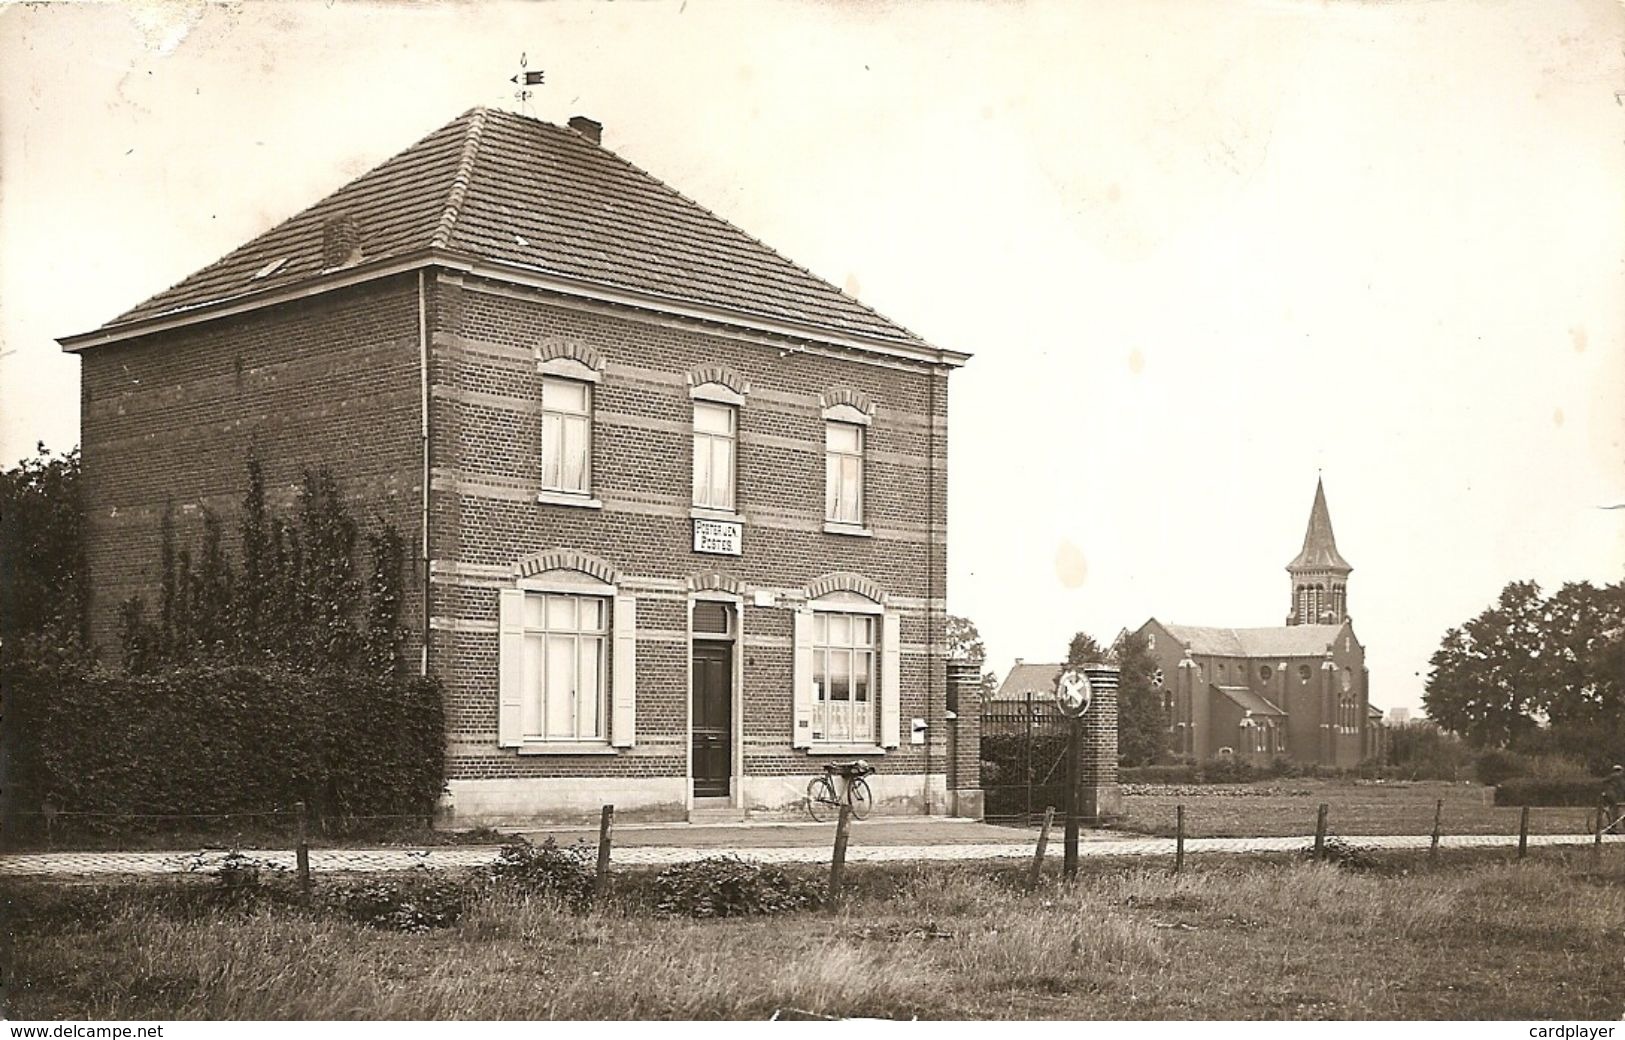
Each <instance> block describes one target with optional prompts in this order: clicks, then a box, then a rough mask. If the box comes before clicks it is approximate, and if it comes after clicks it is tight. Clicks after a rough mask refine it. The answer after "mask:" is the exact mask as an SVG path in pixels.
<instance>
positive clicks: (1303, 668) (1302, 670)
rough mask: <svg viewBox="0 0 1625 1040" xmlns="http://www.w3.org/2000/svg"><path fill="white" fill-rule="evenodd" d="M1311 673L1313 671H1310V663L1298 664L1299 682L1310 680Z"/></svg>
mask: <svg viewBox="0 0 1625 1040" xmlns="http://www.w3.org/2000/svg"><path fill="white" fill-rule="evenodd" d="M1310 674H1311V673H1310V670H1309V666H1308V665H1306V664H1300V665H1298V681H1299V682H1305V683H1306V682H1308V681H1309V676H1310Z"/></svg>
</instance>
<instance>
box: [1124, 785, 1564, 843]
mask: <svg viewBox="0 0 1625 1040" xmlns="http://www.w3.org/2000/svg"><path fill="white" fill-rule="evenodd" d="M1492 794H1493V790H1492V789H1491V788H1487V787H1480V786H1478V785H1477V784H1459V783H1455V784H1453V783H1446V782H1442V781H1440V782H1434V781H1414V782H1404V781H1399V782H1387V783H1373V782H1366V781H1353V780H1272V781H1265V782H1259V783H1253V784H1223V785H1200V786H1189V787H1169V788H1158V787H1152V788H1149V789H1146V790H1145V791H1144V792H1143V793H1141V792H1139V790H1138V789H1135V788H1130V793H1129V794H1127V795H1126V796H1125V798H1124V808H1125V810H1126V815H1125V817H1124V818H1123V819H1122V820H1120V821H1118V823H1117V824H1116V825H1115V826H1116V827H1117V828H1118V829H1120V830H1127V831H1135V832H1138V833H1142V834H1160V835H1170V834H1173V833H1174V808H1175V806H1177V805H1183V806H1184V807H1185V833H1186V834H1187V835H1189V836H1191V837H1212V838H1229V837H1252V836H1266V835H1292V834H1313V833H1314V830H1315V812H1316V809H1317V807H1318V806H1319V805H1320V804H1321V803H1322V802H1324V803H1326V804H1327V805H1328V806H1329V807H1330V809H1329V811H1328V821H1329V823H1328V829H1329V831H1330V833H1332V834H1336V835H1346V836H1355V835H1361V834H1428V833H1430V832H1431V831H1432V830H1433V812H1434V806H1435V805H1436V804H1437V802H1438V801H1439V800H1441V799H1442V800H1443V801H1444V811H1443V818H1442V824H1443V831H1444V833H1445V834H1516V833H1518V813H1519V810H1518V808H1517V807H1516V806H1496V805H1493V804H1491V796H1492ZM1529 830H1530V832H1531V833H1533V834H1581V833H1586V832H1588V831H1589V830H1590V810H1587V809H1576V808H1539V807H1537V808H1532V809H1530V811H1529Z"/></svg>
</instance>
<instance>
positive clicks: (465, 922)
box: [3, 850, 1625, 1020]
mask: <svg viewBox="0 0 1625 1040" xmlns="http://www.w3.org/2000/svg"><path fill="white" fill-rule="evenodd" d="M1367 866H1368V868H1369V869H1363V870H1350V869H1347V868H1339V867H1336V866H1332V865H1326V864H1309V863H1305V862H1302V861H1301V860H1300V859H1292V858H1278V859H1273V860H1267V861H1266V860H1257V859H1245V858H1235V859H1225V860H1219V859H1215V860H1213V861H1211V862H1202V863H1198V864H1196V865H1194V867H1193V869H1191V870H1189V871H1188V872H1186V873H1182V874H1181V875H1179V876H1178V877H1170V876H1169V875H1167V874H1166V873H1164V872H1163V871H1162V870H1149V869H1145V868H1144V867H1123V866H1121V865H1110V864H1089V865H1087V866H1086V869H1085V873H1084V874H1083V876H1081V877H1080V879H1079V880H1078V881H1077V882H1076V883H1073V884H1062V883H1060V882H1059V881H1058V880H1056V879H1055V878H1053V877H1048V878H1046V879H1045V880H1044V882H1043V883H1042V884H1041V885H1040V887H1039V889H1038V890H1037V891H1034V892H1031V893H1029V892H1026V891H1023V890H1022V889H1021V887H1020V884H1019V879H1020V878H1021V876H1022V874H1023V871H1022V870H1021V869H1020V868H1019V867H1017V866H1012V865H999V866H994V865H988V864H963V865H953V866H947V865H936V864H911V865H895V866H884V867H883V866H867V867H858V868H854V869H853V871H852V874H851V888H850V890H849V892H848V894H847V897H846V898H845V899H844V900H843V902H842V904H841V906H840V908H839V909H838V910H836V911H835V912H833V913H830V912H821V911H820V912H796V913H788V914H781V915H776V916H772V917H756V918H729V919H725V920H712V921H695V920H689V919H676V918H664V917H658V916H654V915H652V914H651V912H650V906H651V904H650V900H649V897H648V892H649V883H650V878H649V875H648V874H647V873H631V872H629V873H626V874H622V875H618V876H617V878H616V883H615V888H614V890H613V891H612V893H611V895H610V897H609V898H608V899H607V900H606V901H605V903H604V904H602V905H601V906H600V907H599V908H598V909H595V910H593V911H591V912H589V913H585V914H574V913H570V912H569V911H568V910H566V909H565V908H564V907H562V906H561V905H560V904H559V903H557V902H556V901H552V900H549V899H546V898H538V897H534V896H527V895H525V894H523V893H522V892H519V891H516V890H513V889H508V888H503V887H501V886H489V885H488V886H486V887H484V888H483V889H482V890H481V891H480V892H479V893H478V894H476V895H475V896H474V897H473V898H472V899H471V900H470V903H469V906H468V909H467V912H465V913H464V914H462V916H461V917H460V918H459V919H458V921H457V923H456V924H455V925H454V926H452V927H449V928H441V929H435V930H431V931H425V932H420V933H410V934H409V933H400V932H392V931H386V930H381V929H377V928H372V927H367V926H365V925H360V924H356V923H353V922H351V921H349V920H347V919H344V918H342V917H341V916H338V915H335V914H333V913H330V912H326V911H323V910H319V909H314V908H306V907H302V906H299V905H296V904H294V903H293V902H290V901H289V900H288V898H287V897H286V894H285V893H283V894H280V895H278V894H272V895H270V896H263V895H262V896H260V897H255V898H249V899H242V898H229V899H228V898H226V897H225V896H224V895H223V893H222V892H221V891H220V890H219V888H218V886H216V885H215V884H214V883H212V882H209V881H205V880H202V879H191V880H189V881H177V880H164V881H153V882H145V883H140V884H125V885H117V886H80V887H77V888H74V889H65V888H60V887H50V886H46V885H42V884H22V883H17V882H12V883H10V884H8V885H7V886H6V887H5V888H4V889H3V892H4V898H5V902H6V916H7V918H8V927H9V930H10V932H11V939H12V946H11V951H10V957H9V959H10V961H11V963H10V965H8V970H7V972H6V979H7V982H8V986H7V994H6V997H7V1001H8V1004H9V1006H8V1008H7V1013H8V1014H9V1015H11V1016H12V1017H20V1018H27V1019H79V1018H97V1019H104V1018H112V1019H125V1020H129V1019H154V1018H159V1019H168V1018H175V1019H307V1018H316V1019H328V1018H337V1019H348V1018H366V1019H374V1018H383V1019H468V1018H479V1019H695V1018H699V1019H711V1018H737V1019H753V1018H766V1017H769V1016H770V1015H772V1014H773V1013H774V1012H775V1011H781V1012H782V1011H785V1010H787V1009H794V1010H795V1011H796V1012H798V1013H803V1014H813V1015H828V1016H869V1017H902V1018H908V1017H914V1016H918V1017H922V1018H954V1019H987V1018H1028V1017H1034V1018H1109V1019H1185V1018H1194V1019H1232V1018H1241V1019H1268V1018H1293V1019H1303V1018H1324V1019H1351V1018H1354V1019H1359V1018H1377V1019H1383V1018H1413V1019H1414V1018H1420V1019H1438V1018H1447V1019H1456V1018H1493V1019H1536V1018H1568V1019H1602V1018H1618V1017H1619V1016H1620V1014H1621V1012H1622V1010H1625V991H1622V990H1621V989H1620V987H1619V986H1618V980H1617V971H1618V961H1619V953H1618V945H1619V941H1620V936H1621V934H1622V932H1625V900H1622V899H1621V898H1620V895H1621V892H1622V891H1625V856H1621V855H1619V854H1618V853H1617V851H1615V850H1605V853H1604V855H1603V856H1602V857H1601V859H1600V860H1599V861H1593V859H1592V857H1591V855H1590V853H1589V851H1579V852H1568V851H1563V852H1542V853H1541V854H1540V855H1539V856H1538V857H1531V858H1530V859H1529V860H1526V861H1523V862H1521V863H1518V862H1510V861H1508V860H1507V859H1506V858H1505V857H1504V856H1502V857H1489V856H1471V857H1469V856H1460V855H1458V856H1451V857H1445V858H1444V859H1441V860H1440V861H1439V863H1438V864H1433V865H1430V864H1429V862H1428V861H1427V860H1426V859H1425V858H1422V857H1415V856H1410V857H1406V856H1400V855H1390V856H1387V857H1385V858H1381V859H1372V860H1369V861H1367Z"/></svg>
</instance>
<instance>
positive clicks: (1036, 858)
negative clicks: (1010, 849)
mask: <svg viewBox="0 0 1625 1040" xmlns="http://www.w3.org/2000/svg"><path fill="white" fill-rule="evenodd" d="M1054 822H1055V806H1053V805H1050V806H1045V808H1044V826H1043V827H1042V828H1041V829H1040V830H1039V832H1038V848H1036V849H1034V850H1033V867H1032V870H1031V871H1029V872H1028V874H1027V891H1029V892H1031V891H1032V890H1033V889H1035V888H1037V887H1038V878H1039V876H1040V875H1041V874H1042V873H1043V871H1044V849H1045V848H1046V847H1047V846H1048V845H1049V826H1050V824H1052V823H1054Z"/></svg>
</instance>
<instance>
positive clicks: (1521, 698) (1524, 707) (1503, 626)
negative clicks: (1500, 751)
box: [1422, 582, 1544, 747]
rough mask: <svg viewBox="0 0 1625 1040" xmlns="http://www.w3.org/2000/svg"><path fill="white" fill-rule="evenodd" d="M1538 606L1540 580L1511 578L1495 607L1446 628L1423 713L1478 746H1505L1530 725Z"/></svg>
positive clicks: (1535, 694) (1535, 698)
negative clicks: (1516, 580)
mask: <svg viewBox="0 0 1625 1040" xmlns="http://www.w3.org/2000/svg"><path fill="white" fill-rule="evenodd" d="M1543 610H1544V605H1543V604H1542V602H1541V598H1540V587H1539V586H1538V585H1536V584H1535V583H1534V582H1512V583H1511V584H1509V585H1507V587H1506V588H1505V589H1503V590H1502V591H1501V597H1500V599H1499V600H1498V601H1497V602H1496V604H1495V606H1493V607H1491V608H1490V609H1489V610H1486V611H1484V612H1483V613H1482V614H1480V615H1478V616H1477V617H1475V618H1473V619H1472V620H1471V621H1468V622H1467V623H1466V624H1464V625H1462V626H1461V627H1460V628H1452V629H1451V630H1450V631H1448V632H1446V633H1445V636H1444V640H1443V642H1442V643H1441V644H1440V646H1439V649H1438V650H1437V651H1435V653H1434V654H1433V658H1432V660H1431V661H1430V662H1429V663H1430V664H1431V666H1432V672H1431V673H1430V674H1429V676H1428V681H1427V687H1426V689H1425V690H1424V692H1423V695H1422V702H1423V704H1424V705H1425V706H1426V707H1427V713H1428V717H1429V718H1431V719H1434V720H1436V721H1437V722H1438V723H1439V725H1441V726H1443V727H1444V728H1446V729H1448V730H1452V731H1454V732H1457V733H1460V734H1461V735H1462V736H1464V737H1466V738H1467V740H1468V742H1469V743H1471V744H1473V745H1474V746H1475V747H1510V746H1512V745H1515V744H1516V743H1518V742H1519V740H1520V739H1522V738H1526V737H1527V736H1528V735H1529V734H1530V733H1531V732H1533V731H1534V729H1535V727H1536V725H1537V722H1536V718H1537V715H1538V714H1539V713H1540V710H1541V708H1542V704H1541V701H1542V699H1543V697H1544V691H1543V690H1542V688H1541V687H1542V675H1541V673H1542V671H1543V668H1542V665H1541V663H1540V652H1541V647H1540V644H1541V633H1540V624H1541V621H1540V618H1541V614H1542V612H1543Z"/></svg>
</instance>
